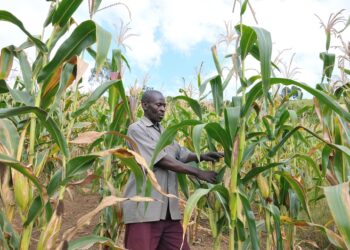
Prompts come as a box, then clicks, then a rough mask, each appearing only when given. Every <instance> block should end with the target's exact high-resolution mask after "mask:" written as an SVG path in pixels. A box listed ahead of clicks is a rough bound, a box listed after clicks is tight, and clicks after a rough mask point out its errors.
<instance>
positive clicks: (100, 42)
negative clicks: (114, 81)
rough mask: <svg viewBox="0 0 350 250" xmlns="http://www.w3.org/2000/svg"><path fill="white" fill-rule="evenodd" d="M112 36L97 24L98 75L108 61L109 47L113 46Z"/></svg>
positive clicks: (96, 59)
mask: <svg viewBox="0 0 350 250" xmlns="http://www.w3.org/2000/svg"><path fill="white" fill-rule="evenodd" d="M111 41H112V35H111V33H109V32H108V31H106V30H105V29H103V28H102V27H101V26H99V25H97V24H96V47H97V48H96V50H97V54H96V58H95V61H96V74H98V73H99V72H100V70H101V68H102V66H103V64H104V63H105V61H106V58H107V54H108V51H109V47H110V46H111Z"/></svg>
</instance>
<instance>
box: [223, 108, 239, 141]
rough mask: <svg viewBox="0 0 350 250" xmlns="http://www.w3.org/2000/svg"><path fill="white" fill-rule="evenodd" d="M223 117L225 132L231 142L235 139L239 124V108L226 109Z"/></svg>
mask: <svg viewBox="0 0 350 250" xmlns="http://www.w3.org/2000/svg"><path fill="white" fill-rule="evenodd" d="M224 115H225V127H226V131H227V133H228V134H229V135H230V138H231V141H233V140H234V139H235V138H236V132H237V128H238V126H239V122H240V115H241V107H240V106H237V107H227V108H226V109H225V111H224Z"/></svg>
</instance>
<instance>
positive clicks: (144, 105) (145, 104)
mask: <svg viewBox="0 0 350 250" xmlns="http://www.w3.org/2000/svg"><path fill="white" fill-rule="evenodd" d="M147 104H148V103H146V102H141V106H142V109H143V110H144V111H145V110H146V109H147V107H148V105H147Z"/></svg>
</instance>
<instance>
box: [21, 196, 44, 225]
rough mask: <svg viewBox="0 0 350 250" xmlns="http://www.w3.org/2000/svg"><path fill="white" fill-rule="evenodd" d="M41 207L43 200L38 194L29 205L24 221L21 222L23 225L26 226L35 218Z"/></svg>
mask: <svg viewBox="0 0 350 250" xmlns="http://www.w3.org/2000/svg"><path fill="white" fill-rule="evenodd" d="M42 209H43V201H42V199H41V198H40V196H37V197H36V198H35V199H34V200H33V202H32V204H31V205H30V207H29V211H28V215H27V218H26V221H25V222H24V223H23V226H24V227H27V226H28V225H29V224H30V223H32V221H34V220H35V218H37V217H38V216H39V214H41V211H42Z"/></svg>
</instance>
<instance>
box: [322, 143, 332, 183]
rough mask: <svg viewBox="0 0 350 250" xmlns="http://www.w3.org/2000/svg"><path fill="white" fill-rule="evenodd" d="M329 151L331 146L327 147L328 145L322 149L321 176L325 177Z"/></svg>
mask: <svg viewBox="0 0 350 250" xmlns="http://www.w3.org/2000/svg"><path fill="white" fill-rule="evenodd" d="M331 153H332V148H331V147H329V146H328V145H326V146H325V147H324V148H323V149H322V177H326V173H327V168H328V163H329V158H330V155H331Z"/></svg>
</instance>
